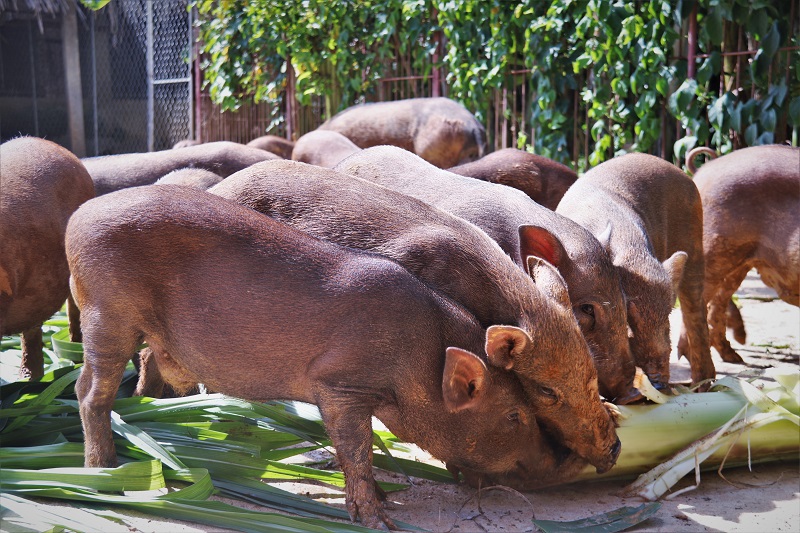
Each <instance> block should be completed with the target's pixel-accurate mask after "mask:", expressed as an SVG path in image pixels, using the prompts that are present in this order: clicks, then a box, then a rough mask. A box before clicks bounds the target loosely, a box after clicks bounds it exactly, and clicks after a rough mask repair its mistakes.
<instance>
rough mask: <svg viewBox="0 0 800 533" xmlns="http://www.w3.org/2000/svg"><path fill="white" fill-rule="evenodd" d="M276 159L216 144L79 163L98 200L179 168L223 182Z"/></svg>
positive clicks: (87, 159)
mask: <svg viewBox="0 0 800 533" xmlns="http://www.w3.org/2000/svg"><path fill="white" fill-rule="evenodd" d="M278 157H279V156H277V155H275V154H273V153H271V152H267V151H266V150H260V149H258V148H253V147H252V146H244V145H242V144H239V143H235V142H228V141H219V142H211V143H204V144H199V145H196V146H187V147H185V148H180V149H177V150H176V149H170V150H161V151H159V152H145V153H138V154H119V155H105V156H99V157H85V158H83V159H82V161H83V164H84V166H86V170H88V171H89V174H90V175H91V176H92V181H94V187H95V191H96V193H97V196H100V195H103V194H106V193H109V192H111V191H116V190H119V189H124V188H127V187H136V186H139V185H150V184H152V183H155V182H156V181H157V180H158V179H159V178H161V177H163V176H165V175H167V174H168V173H170V172H172V171H173V170H178V169H180V168H189V167H191V168H201V169H204V170H209V171H211V172H213V173H215V174H217V175H219V176H222V177H223V178H225V177H227V176H230V175H231V174H233V173H234V172H236V171H238V170H242V169H243V168H246V167H249V166H250V165H253V164H255V163H259V162H261V161H266V160H268V159H277V158H278Z"/></svg>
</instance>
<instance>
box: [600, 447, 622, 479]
mask: <svg viewBox="0 0 800 533" xmlns="http://www.w3.org/2000/svg"><path fill="white" fill-rule="evenodd" d="M621 449H622V443H621V442H620V441H619V438H617V441H616V442H615V443H614V445H613V446H612V447H611V450H610V452H609V457H608V461H606V462H605V463H604V464H602V465H600V466H595V470H597V473H598V474H605V473H606V472H608V471H609V470H611V467H612V466H614V465H615V464H616V463H617V457H619V452H620V450H621Z"/></svg>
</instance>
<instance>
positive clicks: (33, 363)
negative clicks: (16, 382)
mask: <svg viewBox="0 0 800 533" xmlns="http://www.w3.org/2000/svg"><path fill="white" fill-rule="evenodd" d="M20 341H21V342H20V344H21V346H20V347H21V348H22V362H21V363H20V365H19V375H20V377H23V378H25V377H27V378H31V379H39V378H40V377H42V376H43V375H44V354H43V352H42V348H43V347H44V344H43V342H42V325H41V324H39V325H38V326H35V327H32V328H30V329H26V330H25V331H23V332H22V335H20Z"/></svg>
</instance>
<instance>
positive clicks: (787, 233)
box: [679, 145, 800, 363]
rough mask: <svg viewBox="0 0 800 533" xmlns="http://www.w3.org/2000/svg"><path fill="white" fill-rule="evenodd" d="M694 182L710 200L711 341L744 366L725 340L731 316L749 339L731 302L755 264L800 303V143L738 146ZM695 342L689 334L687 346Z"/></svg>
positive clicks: (706, 233) (786, 297)
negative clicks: (692, 341)
mask: <svg viewBox="0 0 800 533" xmlns="http://www.w3.org/2000/svg"><path fill="white" fill-rule="evenodd" d="M694 182H695V184H696V185H697V188H698V190H699V191H700V198H701V199H702V202H703V253H704V256H705V265H706V269H705V301H706V302H707V303H708V325H709V336H710V341H711V345H712V346H713V347H714V349H716V350H717V352H719V354H720V356H721V357H722V359H723V360H724V361H727V362H731V363H742V362H743V360H742V358H741V356H739V354H738V353H736V351H735V350H734V349H733V348H732V347H731V344H730V342H729V341H728V339H727V338H726V337H725V331H726V327H725V326H726V317H727V321H728V325H729V326H732V329H733V330H734V332H735V335H736V337H735V338H736V340H737V341H738V342H740V343H744V342H745V341H746V332H745V328H744V322H743V321H742V319H741V315H740V314H739V312H738V309H736V306H735V305H733V304H732V303H731V301H730V299H731V296H732V295H733V293H734V292H735V291H736V290H737V289H738V288H739V285H741V283H742V281H743V280H744V278H745V276H747V273H748V272H749V271H750V269H753V268H756V269H758V273H759V274H760V275H761V279H762V281H764V283H765V284H766V285H767V286H769V287H772V288H773V289H775V291H776V292H777V293H778V296H779V297H780V298H781V300H783V301H785V302H787V303H789V304H792V305H800V148H794V147H790V146H781V145H767V146H753V147H750V148H743V149H741V150H736V151H734V152H731V153H730V154H727V155H724V156H722V157H720V158H718V159H715V160H713V161H710V162H708V163H706V164H704V165H703V166H702V167H700V170H698V171H697V173H696V174H695V175H694ZM687 342H688V339H687V335H686V332H685V331H682V334H681V341H680V344H679V346H681V347H682V346H685V345H686V343H687Z"/></svg>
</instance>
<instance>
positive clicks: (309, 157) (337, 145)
mask: <svg viewBox="0 0 800 533" xmlns="http://www.w3.org/2000/svg"><path fill="white" fill-rule="evenodd" d="M359 150H361V148H359V147H358V146H356V145H355V144H353V141H351V140H350V139H348V138H347V137H345V136H344V135H342V134H341V133H339V132H337V131H330V130H313V131H309V132H308V133H306V134H305V135H303V136H302V137H300V138H299V139H297V142H296V143H295V144H294V150H293V151H292V157H291V159H294V160H295V161H300V162H301V163H308V164H310V165H317V166H320V167H326V168H333V167H335V166H336V164H337V163H338V162H339V161H341V160H342V159H344V158H345V157H347V156H349V155H352V154H354V153H356V152H358V151H359Z"/></svg>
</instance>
